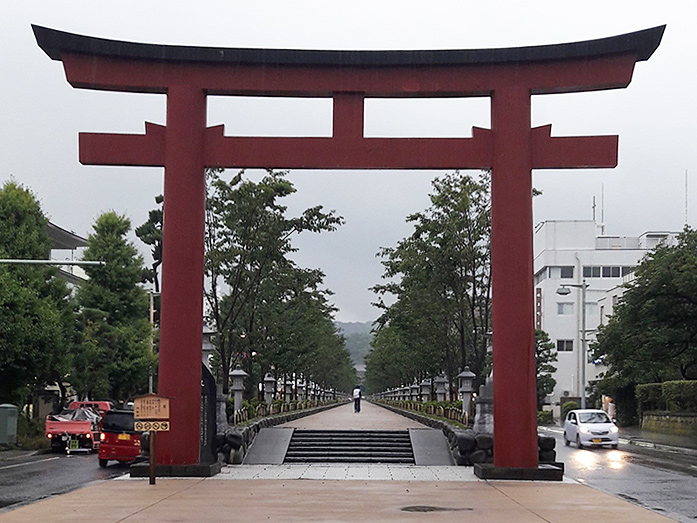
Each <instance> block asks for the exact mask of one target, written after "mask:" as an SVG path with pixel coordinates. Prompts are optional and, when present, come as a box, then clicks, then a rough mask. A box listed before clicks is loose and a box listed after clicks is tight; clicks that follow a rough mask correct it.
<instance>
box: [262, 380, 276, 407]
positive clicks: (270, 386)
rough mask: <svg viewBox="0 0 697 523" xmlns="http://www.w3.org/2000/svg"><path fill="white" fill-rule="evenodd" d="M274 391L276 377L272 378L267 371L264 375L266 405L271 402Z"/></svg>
mask: <svg viewBox="0 0 697 523" xmlns="http://www.w3.org/2000/svg"><path fill="white" fill-rule="evenodd" d="M275 392H276V378H274V377H273V376H272V375H271V374H270V373H269V372H267V373H266V376H264V401H265V402H266V404H267V405H269V406H270V405H271V403H272V402H273V395H274V393H275Z"/></svg>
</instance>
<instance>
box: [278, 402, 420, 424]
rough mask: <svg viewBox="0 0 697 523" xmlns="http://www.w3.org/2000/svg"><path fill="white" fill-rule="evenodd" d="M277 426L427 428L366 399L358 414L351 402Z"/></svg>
mask: <svg viewBox="0 0 697 523" xmlns="http://www.w3.org/2000/svg"><path fill="white" fill-rule="evenodd" d="M279 427H293V428H296V429H318V430H406V429H425V428H428V427H426V425H422V424H421V423H417V422H416V421H413V420H410V419H409V418H405V417H404V416H400V415H399V414H395V413H394V412H392V411H390V410H387V409H384V408H382V407H378V406H377V405H373V404H372V403H368V402H367V401H361V411H360V412H359V413H358V414H355V413H354V412H353V403H350V404H346V405H341V406H340V407H336V408H333V409H329V410H325V411H324V412H320V413H319V414H313V415H311V416H307V417H304V418H300V419H297V420H294V421H290V422H288V423H284V424H283V425H279Z"/></svg>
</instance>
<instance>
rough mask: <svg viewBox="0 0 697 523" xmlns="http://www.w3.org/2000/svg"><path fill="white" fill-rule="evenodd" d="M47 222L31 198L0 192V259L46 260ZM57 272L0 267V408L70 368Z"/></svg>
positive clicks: (14, 190) (69, 323) (64, 293)
mask: <svg viewBox="0 0 697 523" xmlns="http://www.w3.org/2000/svg"><path fill="white" fill-rule="evenodd" d="M47 224H48V219H47V218H46V216H45V215H44V214H43V212H42V211H41V207H40V205H39V202H38V201H37V199H36V197H35V196H34V195H33V194H32V193H31V192H30V191H29V190H27V189H24V188H23V187H21V186H20V185H18V184H17V183H15V182H13V181H10V182H7V183H5V184H4V185H3V187H2V189H0V258H3V259H34V260H37V259H39V260H40V259H44V260H46V259H48V258H49V253H50V247H51V242H50V240H49V238H48V234H47V228H46V227H47ZM69 294H70V293H69V291H68V289H67V287H66V285H65V282H64V281H63V280H61V279H60V278H58V276H57V270H56V269H55V268H52V267H47V266H43V265H5V264H2V265H0V403H15V404H19V405H24V404H25V402H26V401H28V400H29V398H30V396H31V395H32V394H33V393H34V392H37V391H39V390H40V389H42V388H43V387H44V386H45V385H47V384H51V383H55V382H58V383H61V381H62V379H63V377H64V376H65V374H66V373H67V371H68V367H69V363H70V358H69V354H70V346H71V343H72V327H73V318H74V313H73V306H72V303H71V302H70V299H69Z"/></svg>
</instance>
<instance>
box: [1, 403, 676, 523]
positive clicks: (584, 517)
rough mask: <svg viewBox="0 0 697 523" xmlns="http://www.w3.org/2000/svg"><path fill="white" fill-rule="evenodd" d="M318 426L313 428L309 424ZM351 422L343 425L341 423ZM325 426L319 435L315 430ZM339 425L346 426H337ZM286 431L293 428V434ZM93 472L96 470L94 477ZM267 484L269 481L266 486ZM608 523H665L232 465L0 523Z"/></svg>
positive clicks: (413, 474)
mask: <svg viewBox="0 0 697 523" xmlns="http://www.w3.org/2000/svg"><path fill="white" fill-rule="evenodd" d="M352 409H353V407H352V405H347V406H341V407H337V408H336V409H331V410H330V411H326V412H323V413H320V414H317V415H314V416H308V417H307V418H304V419H303V420H296V421H294V422H292V423H293V424H297V425H294V426H298V427H300V428H327V429H330V428H347V426H346V423H347V422H348V420H351V421H350V428H354V429H371V428H374V429H400V428H416V427H415V426H419V424H417V423H415V422H413V421H411V420H409V419H407V418H403V417H401V416H399V415H397V414H394V413H392V412H390V411H387V410H386V409H382V408H380V407H377V406H374V405H370V404H367V403H364V405H363V408H362V409H361V413H360V414H354V413H353V410H352ZM312 418H314V419H312ZM347 418H348V419H347ZM316 423H319V424H321V427H318V426H317V425H315V424H316ZM339 423H343V424H342V425H341V426H338V424H339ZM289 425H290V424H289ZM96 466H97V463H96V460H95V467H96ZM269 478H273V479H269ZM225 520H229V521H283V522H361V523H365V522H373V521H375V522H383V521H384V522H409V521H414V522H419V523H421V522H430V521H434V522H436V521H437V522H465V521H466V522H467V523H492V522H505V523H575V522H578V523H588V521H612V522H613V523H622V522H628V523H644V522H646V523H649V522H667V521H671V520H670V519H668V518H666V517H664V516H661V515H659V514H656V513H654V512H651V511H649V510H646V509H644V508H642V507H639V506H636V505H632V504H631V503H629V502H627V501H624V500H622V499H618V498H614V497H612V496H610V495H608V494H605V493H602V492H599V491H597V490H594V489H592V488H590V487H588V486H585V485H581V484H579V483H576V482H574V481H571V480H565V481H563V482H513V481H484V480H480V479H478V478H476V477H475V476H474V474H473V473H472V469H471V467H454V466H453V467H423V466H421V467H419V466H412V465H362V464H349V465H308V464H305V465H272V466H262V465H256V466H255V465H250V466H246V465H231V466H227V467H224V468H223V472H222V473H221V474H219V475H218V476H215V477H213V478H205V479H201V478H196V479H176V478H172V479H158V480H157V484H156V485H149V484H148V480H147V478H146V479H130V478H128V477H127V476H124V477H122V478H119V479H117V480H111V481H104V482H98V483H93V484H91V485H88V486H86V487H83V488H81V489H78V490H75V491H73V492H70V493H67V494H63V495H60V496H56V497H52V498H49V499H45V500H42V501H39V502H37V503H34V504H31V505H27V506H24V507H19V508H16V509H14V510H11V511H8V512H4V513H0V523H10V522H32V523H34V522H37V521H51V522H53V523H56V522H58V523H60V522H70V523H75V522H76V521H99V522H100V523H108V522H114V523H115V522H146V521H147V522H172V521H185V522H188V521H192V522H196V523H206V522H209V521H210V522H213V521H216V522H217V521H225Z"/></svg>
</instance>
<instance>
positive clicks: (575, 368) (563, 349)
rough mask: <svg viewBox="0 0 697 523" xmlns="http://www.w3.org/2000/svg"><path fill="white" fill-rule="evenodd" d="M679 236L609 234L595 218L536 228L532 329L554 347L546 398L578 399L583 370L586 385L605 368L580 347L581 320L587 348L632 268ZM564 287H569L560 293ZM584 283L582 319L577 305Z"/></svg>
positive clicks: (556, 222)
mask: <svg viewBox="0 0 697 523" xmlns="http://www.w3.org/2000/svg"><path fill="white" fill-rule="evenodd" d="M677 234H678V233H673V232H647V233H644V234H642V235H641V236H638V237H636V236H609V235H606V234H605V231H604V226H603V225H600V224H598V223H596V222H595V221H593V220H587V221H546V222H543V223H541V224H539V225H537V226H536V228H535V236H534V239H535V246H534V256H535V259H534V271H535V328H536V329H542V330H544V331H546V332H547V334H549V337H550V339H551V340H552V342H553V343H554V344H555V346H556V350H557V359H558V361H557V362H556V364H555V365H556V367H557V372H556V374H555V376H554V378H555V379H556V381H557V385H556V387H555V389H554V392H553V393H552V395H551V396H550V398H549V399H550V402H551V403H552V404H555V403H557V402H559V400H560V398H561V397H569V398H580V397H581V391H582V390H583V383H582V382H583V379H584V372H583V371H584V370H585V381H586V383H589V382H592V381H594V380H595V379H597V377H598V374H600V373H601V372H603V370H604V367H603V366H602V365H600V364H599V363H598V362H594V361H592V360H591V358H590V351H584V347H583V340H584V336H583V330H584V329H583V322H584V320H585V334H586V336H585V338H586V346H588V345H590V343H591V342H592V341H593V340H595V333H596V329H597V327H598V324H599V323H600V321H601V318H604V319H605V318H607V316H608V315H610V314H611V311H610V310H609V309H610V308H611V307H613V306H614V305H615V304H616V302H617V300H618V299H619V297H620V295H621V290H622V289H621V285H622V283H623V281H625V280H626V277H627V276H628V275H630V274H631V272H632V270H633V268H634V267H635V266H636V265H638V264H639V262H640V261H641V259H642V258H643V257H644V255H645V254H646V253H647V252H648V251H650V250H651V249H653V248H654V247H656V246H657V245H659V244H661V243H667V244H674V243H675V242H676V236H677ZM564 286H567V287H566V289H568V291H563V290H562V291H561V293H560V292H558V291H559V289H560V288H563V287H564ZM584 287H585V318H584V314H583V313H584V311H583V309H582V308H581V301H582V295H583V294H584ZM612 289H617V292H616V293H614V291H612ZM608 291H610V292H608ZM584 352H585V353H586V357H585V358H584V356H583V354H584ZM584 367H585V369H584Z"/></svg>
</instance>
